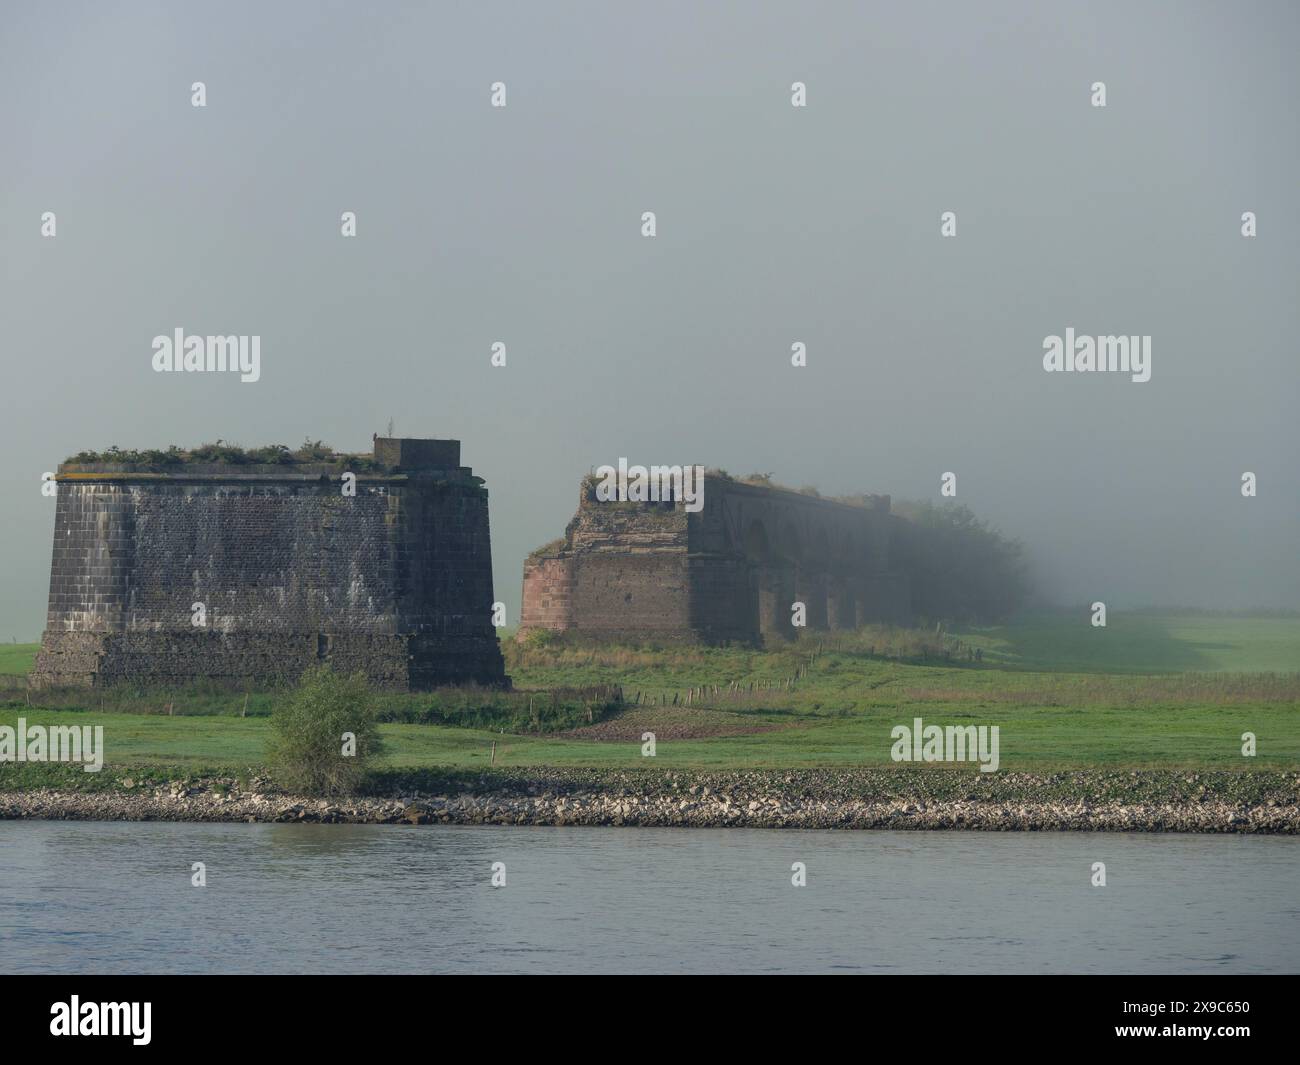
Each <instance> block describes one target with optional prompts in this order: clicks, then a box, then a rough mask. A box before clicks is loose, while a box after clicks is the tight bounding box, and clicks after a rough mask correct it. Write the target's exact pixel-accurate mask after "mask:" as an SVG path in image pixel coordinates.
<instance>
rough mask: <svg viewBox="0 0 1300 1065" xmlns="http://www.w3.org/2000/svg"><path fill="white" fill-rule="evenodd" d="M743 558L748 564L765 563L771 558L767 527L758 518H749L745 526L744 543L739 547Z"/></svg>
mask: <svg viewBox="0 0 1300 1065" xmlns="http://www.w3.org/2000/svg"><path fill="white" fill-rule="evenodd" d="M741 546H742V548H743V550H744V552H745V558H747V559H748V560H749V561H750V562H766V561H767V560H768V559H769V558H771V557H772V545H771V541H770V540H769V539H768V535H767V526H765V525H764V524H763V523H762V521H760V520H759V519H758V518H751V519H750V522H749V524H748V525H746V526H745V542H744V543H743V544H742V545H741Z"/></svg>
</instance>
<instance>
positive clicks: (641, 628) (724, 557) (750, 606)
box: [520, 473, 911, 644]
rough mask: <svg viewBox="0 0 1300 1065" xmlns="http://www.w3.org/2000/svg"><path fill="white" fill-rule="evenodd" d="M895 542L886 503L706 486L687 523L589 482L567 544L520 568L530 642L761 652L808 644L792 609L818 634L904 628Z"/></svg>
mask: <svg viewBox="0 0 1300 1065" xmlns="http://www.w3.org/2000/svg"><path fill="white" fill-rule="evenodd" d="M893 529H894V522H893V521H891V516H890V500H889V497H888V496H863V497H861V505H857V504H847V503H842V502H836V501H832V500H829V499H822V498H821V497H819V496H813V495H807V494H804V493H802V492H793V491H790V490H788V489H784V488H777V487H774V486H772V485H765V484H752V483H746V482H743V481H737V480H734V479H732V478H730V477H727V476H725V475H721V474H714V473H706V474H705V475H704V493H703V507H702V508H701V509H700V510H699V511H698V513H691V512H690V511H688V510H687V508H686V506H685V505H684V504H683V502H682V500H680V499H673V500H669V501H667V502H645V503H642V502H624V501H609V502H606V501H601V500H599V499H598V498H597V491H596V478H594V477H588V478H586V479H584V481H583V483H582V489H581V492H580V495H579V500H578V512H577V514H576V515H575V516H574V518H573V520H572V521H570V522H569V524H568V526H567V528H566V529H565V533H564V537H563V539H562V540H557V541H556V542H554V543H552V544H548V545H547V546H545V547H543V548H539V549H538V550H537V551H535V552H533V554H532V555H531V556H529V558H528V559H527V561H526V562H525V563H524V589H523V611H522V614H521V617H520V632H521V634H524V633H526V632H528V631H529V630H533V629H550V630H554V631H557V632H574V633H577V634H581V635H585V636H592V637H597V638H630V639H645V638H656V639H668V640H683V641H698V642H704V643H722V642H728V641H735V642H743V643H753V644H757V643H760V642H763V641H764V640H772V639H789V638H792V637H794V636H795V635H797V634H798V632H799V630H798V629H796V628H795V627H794V626H793V625H792V619H793V617H794V613H793V611H792V605H793V604H794V603H796V602H800V603H803V604H804V608H805V612H806V628H807V629H810V630H814V631H815V630H819V629H822V630H824V629H851V628H855V627H857V626H858V625H864V624H868V623H875V622H890V623H898V624H905V623H907V622H908V621H910V617H911V602H910V595H909V591H908V582H907V578H906V577H905V576H904V575H903V574H902V573H900V572H897V571H896V570H895V569H894V568H892V567H891V563H890V540H891V535H892V532H893Z"/></svg>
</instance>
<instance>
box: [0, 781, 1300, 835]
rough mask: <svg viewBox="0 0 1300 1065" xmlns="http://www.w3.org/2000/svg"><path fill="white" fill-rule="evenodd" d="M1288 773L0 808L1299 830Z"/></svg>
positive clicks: (485, 819)
mask: <svg viewBox="0 0 1300 1065" xmlns="http://www.w3.org/2000/svg"><path fill="white" fill-rule="evenodd" d="M1298 776H1300V775H1297V774H1290V773H1271V774H1263V775H1261V776H1258V777H1256V776H1255V775H1253V774H1234V773H1192V774H1177V773H1168V772H1151V773H1129V774H1119V773H1111V774H1108V773H1100V772H1096V771H1088V772H1079V773H1074V774H1056V775H1051V776H1038V775H1032V774H1001V775H1000V779H999V780H997V781H996V782H991V781H989V780H987V779H979V778H977V779H976V780H974V781H971V780H970V778H964V779H963V778H957V777H956V776H955V775H952V774H949V775H946V778H945V777H937V778H933V779H926V778H925V777H922V776H919V775H917V774H901V773H898V772H889V771H881V770H842V771H836V770H818V771H801V772H794V773H780V772H776V771H768V772H758V771H755V772H744V773H728V774H690V773H666V774H665V773H661V774H657V775H655V776H653V777H651V776H649V775H647V774H642V773H633V772H629V773H617V772H614V773H611V772H596V771H586V772H584V771H564V770H534V771H528V772H523V771H513V772H509V773H504V774H496V775H491V776H487V775H484V776H475V777H469V776H461V777H456V776H455V775H454V774H453V775H449V779H447V780H445V781H442V782H438V783H440V784H441V785H442V786H436V787H434V788H433V789H431V790H428V789H426V790H420V789H406V790H399V792H397V793H393V794H388V795H369V796H350V797H343V798H335V799H316V798H306V797H302V796H293V795H286V794H283V793H280V792H277V791H275V790H274V789H273V788H272V787H271V785H270V782H269V781H265V780H253V781H251V782H243V783H241V782H238V781H235V780H229V779H220V778H206V779H200V780H197V781H189V782H184V783H182V782H172V783H164V784H157V783H153V782H150V783H147V784H145V783H137V782H135V781H133V780H131V779H130V778H125V779H123V780H122V781H120V782H118V783H117V784H116V785H115V786H113V787H111V788H105V789H102V790H93V791H90V790H87V791H77V790H61V789H58V788H29V789H25V790H22V791H8V792H6V791H0V820H13V819H44V820H77V821H188V822H248V823H279V824H283V823H290V822H294V823H326V824H391V825H435V824H458V825H592V826H595V825H627V826H646V827H692V828H720V827H731V828H774V829H782V828H784V829H830V828H839V829H872V828H875V829H917V830H935V829H973V830H986V831H996V832H1008V831H1040V832H1061V831H1066V832H1074V831H1093V832H1095V831H1114V832H1214V833H1270V834H1287V835H1295V834H1300V779H1297V778H1298Z"/></svg>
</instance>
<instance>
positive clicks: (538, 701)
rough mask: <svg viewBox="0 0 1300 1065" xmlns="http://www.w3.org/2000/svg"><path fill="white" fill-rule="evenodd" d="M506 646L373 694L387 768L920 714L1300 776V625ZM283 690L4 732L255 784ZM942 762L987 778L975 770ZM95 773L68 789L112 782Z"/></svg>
mask: <svg viewBox="0 0 1300 1065" xmlns="http://www.w3.org/2000/svg"><path fill="white" fill-rule="evenodd" d="M5 651H6V652H7V653H6V654H5V655H4V656H0V668H5V667H8V668H11V669H21V668H25V667H24V666H23V658H22V656H23V655H26V656H28V657H27V662H28V664H29V663H30V657H31V656H32V655H33V654H34V651H35V649H34V647H30V646H28V647H25V648H24V647H18V648H14V647H12V646H11V647H10V648H6V649H5ZM977 651H978V655H979V657H978V659H976V657H975V655H976V652H977ZM507 655H508V667H509V671H510V673H511V675H512V677H513V679H514V682H515V685H516V687H517V688H519V689H523V690H522V691H519V692H517V693H514V694H511V695H508V696H503V695H500V694H493V693H475V692H463V691H462V692H436V693H429V694H425V695H403V696H396V695H393V696H380V697H377V698H378V699H379V700H380V705H381V711H382V713H383V716H384V718H385V719H386V720H387V721H388V723H386V724H383V725H381V726H380V727H381V731H382V733H383V736H384V739H385V741H386V743H387V747H388V753H387V755H386V758H385V761H384V763H383V764H382V765H381V767H380V768H381V770H383V771H385V772H389V773H411V772H419V771H443V770H447V771H452V770H467V771H479V770H483V769H487V768H489V767H495V768H500V769H503V770H511V769H519V770H528V769H534V770H536V769H540V768H542V767H554V768H571V769H585V770H592V771H622V770H644V769H649V768H652V769H653V770H655V771H665V770H690V771H704V772H722V771H744V770H781V769H790V770H812V769H821V768H828V769H853V768H870V767H879V768H883V769H889V768H891V767H894V763H893V762H892V760H891V758H890V749H891V746H892V743H893V740H892V739H891V736H890V732H891V729H893V727H894V726H896V725H899V724H906V725H909V726H910V725H911V724H912V721H913V719H914V718H916V717H920V718H922V719H923V720H924V721H925V723H927V724H941V725H958V726H961V725H976V726H980V725H997V726H998V727H999V729H1000V734H1001V737H1000V766H1001V768H1002V769H1003V770H1006V771H1012V772H1016V771H1019V772H1027V773H1033V774H1037V775H1043V774H1052V773H1060V772H1067V771H1072V770H1084V769H1097V770H1108V771H1109V770H1116V771H1122V770H1142V771H1153V770H1180V771H1181V770H1198V769H1199V770H1215V771H1227V772H1230V773H1231V772H1238V771H1243V770H1249V771H1263V770H1272V771H1276V770H1285V769H1289V768H1294V767H1298V766H1300V674H1297V673H1295V672H1293V671H1294V670H1295V669H1296V668H1297V667H1298V666H1300V619H1295V618H1235V617H1208V616H1198V615H1155V614H1152V615H1142V614H1132V615H1113V616H1112V618H1111V623H1110V625H1109V626H1108V627H1107V628H1106V629H1093V628H1092V627H1091V626H1090V625H1088V624H1087V621H1086V617H1085V618H1084V619H1083V620H1080V619H1079V618H1075V617H1066V616H1064V615H1048V616H1043V617H1038V618H1027V619H1025V620H1023V621H1021V622H1019V623H1017V624H1015V625H1010V626H1003V627H999V628H983V629H976V630H969V631H958V632H954V633H950V634H946V635H945V636H944V637H938V636H935V635H934V634H930V633H918V632H906V631H900V630H883V629H876V630H863V631H861V632H858V633H853V634H843V635H838V634H837V635H835V636H823V637H822V638H821V639H817V638H815V637H810V638H808V639H806V640H805V641H803V642H801V643H799V644H796V645H792V646H789V647H786V648H782V649H780V650H776V651H771V652H763V651H756V650H750V649H742V648H687V647H669V648H654V647H619V646H581V645H572V644H568V643H564V642H556V643H553V644H551V645H549V646H526V647H519V646H517V645H515V644H514V643H513V642H510V641H507ZM1238 664H1241V666H1242V667H1243V668H1237V669H1234V666H1237V665H1238ZM595 685H606V686H618V687H621V689H622V692H623V696H624V699H625V702H626V703H627V704H630V705H624V706H623V707H621V708H617V707H614V706H613V705H612V704H608V705H607V703H606V702H605V701H602V700H601V699H600V698H594V697H590V696H584V695H581V694H574V693H576V692H581V691H582V690H583V689H587V690H588V691H590V690H591V689H592V688H593V687H594V686H595ZM557 689H564V690H565V694H563V696H561V695H556V694H553V693H555V691H556V690H557ZM277 698H278V696H277V695H276V694H275V693H254V694H252V695H250V696H249V697H248V699H247V700H245V698H244V696H243V695H237V694H230V693H216V692H203V693H170V694H160V693H147V692H145V693H132V692H110V693H107V694H106V695H102V696H101V695H100V694H98V693H49V694H46V693H39V692H33V693H30V694H27V693H18V692H9V693H7V697H6V698H5V700H4V701H3V703H0V725H15V724H16V721H17V719H18V718H19V717H20V716H21V717H23V718H25V719H26V721H27V722H28V724H29V725H35V724H43V725H55V724H71V725H83V724H94V725H102V726H103V727H104V742H105V749H106V753H105V761H106V765H107V766H108V767H109V768H110V769H112V770H113V771H114V772H113V773H112V774H110V775H108V776H105V777H103V780H104V781H105V782H107V781H108V780H110V779H113V778H115V777H116V776H118V775H119V773H118V771H119V770H120V771H122V772H124V773H129V772H131V771H135V772H136V775H137V776H139V775H141V773H143V772H144V771H146V770H148V771H150V772H151V773H152V772H158V773H163V772H168V773H188V774H191V775H214V774H220V773H245V774H256V773H259V772H261V769H262V765H263V762H264V757H265V744H266V740H267V737H268V735H269V721H268V719H267V716H266V715H268V714H269V712H270V710H271V708H272V707H273V705H274V703H275V700H276V699H277ZM28 699H30V704H29V702H28ZM242 715H247V716H242ZM417 722H436V723H417ZM646 732H653V733H654V734H655V737H656V752H655V756H654V758H653V759H651V758H647V757H644V756H643V755H642V739H641V738H642V735H643V734H644V733H646ZM1246 732H1250V733H1253V734H1254V735H1255V737H1256V741H1257V744H1258V748H1257V755H1256V756H1255V757H1253V758H1247V757H1243V755H1242V750H1241V748H1242V739H1241V737H1242V734H1243V733H1246ZM895 768H896V767H895ZM929 768H933V769H935V770H938V769H939V768H940V767H937V766H935V767H929ZM943 769H944V770H945V771H953V772H959V773H964V774H974V776H975V777H976V778H979V777H981V776H985V777H987V776H990V774H979V773H978V771H977V769H976V768H975V766H974V765H971V764H967V765H964V766H959V767H943ZM47 774H48V776H47ZM94 776H95V774H81V776H80V777H75V776H74V777H73V779H75V780H77V781H81V783H75V784H72V785H70V786H74V787H96V786H99V785H98V784H96V783H92V781H91V779H89V778H93V777H94ZM56 778H57V779H59V780H62V781H65V784H64V785H63V786H69V785H68V784H67V783H66V781H68V779H69V776H68V774H67V773H66V772H65V767H53V766H52V767H46V766H15V765H0V788H6V787H7V788H9V789H14V788H23V787H31V786H35V785H37V784H38V783H39V782H40V781H42V780H49V781H50V782H53V780H54V779H56ZM83 778H85V779H84V780H83Z"/></svg>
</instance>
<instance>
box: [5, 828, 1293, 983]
mask: <svg viewBox="0 0 1300 1065" xmlns="http://www.w3.org/2000/svg"><path fill="white" fill-rule="evenodd" d="M195 862H202V863H204V867H205V873H206V886H205V887H196V886H194V885H193V883H192V878H193V877H194V876H195V873H194V872H193V868H192V867H193V863H195ZM498 862H499V863H504V866H505V869H504V875H505V885H504V886H502V887H494V886H493V885H492V878H493V865H494V863H498ZM795 862H802V863H804V865H805V866H806V870H807V886H806V887H795V886H793V885H792V883H791V878H792V876H794V875H795V874H794V873H793V872H792V871H791V866H792V864H793V863H795ZM1095 862H1104V863H1105V866H1106V881H1107V883H1106V886H1105V887H1094V886H1092V883H1091V881H1092V879H1093V870H1092V866H1093V863H1095ZM1297 873H1300V839H1297V838H1279V837H1258V836H1192V835H1150V834H1134V835H1118V834H1109V833H1105V834H1102V833H1097V834H1093V833H1005V834H1003V833H985V832H794V831H771V830H767V831H765V830H759V829H716V830H710V829H647V828H514V827H511V828H505V827H486V826H485V827H456V826H430V827H421V828H414V827H398V826H378V825H376V826H371V825H245V824H239V825H202V824H127V823H100V822H96V823H86V822H41V821H27V822H0V971H3V972H7V973H44V972H90V973H134V972H167V973H170V972H176V973H196V972H197V973H204V972H214V973H262V972H274V973H283V972H288V973H317V972H377V973H425V972H452V973H496V972H528V973H555V972H578V973H583V972H600V973H607V972H608V973H622V972H718V971H722V972H754V973H765V972H770V973H800V972H862V973H905V972H959V973H1000V972H1042V973H1056V972H1118V973H1139V972H1156V973H1239V972H1296V971H1297V970H1300V879H1298V878H1297Z"/></svg>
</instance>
